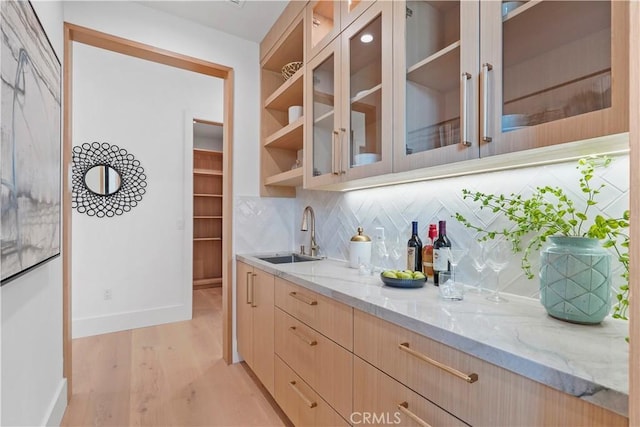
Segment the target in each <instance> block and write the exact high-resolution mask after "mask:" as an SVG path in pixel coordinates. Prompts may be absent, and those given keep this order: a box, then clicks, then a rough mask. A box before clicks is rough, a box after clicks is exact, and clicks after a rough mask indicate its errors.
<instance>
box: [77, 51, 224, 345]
mask: <svg viewBox="0 0 640 427" xmlns="http://www.w3.org/2000/svg"><path fill="white" fill-rule="evenodd" d="M222 102H223V81H222V80H221V79H219V78H215V77H210V76H206V75H203V74H198V73H193V72H190V71H186V70H181V69H178V68H173V67H168V66H165V65H161V64H157V63H154V62H150V61H144V60H141V59H138V58H134V57H130V56H126V55H121V54H118V53H114V52H110V51H106V50H103V49H98V48H95V47H91V46H87V45H83V44H80V43H74V46H73V145H74V146H77V145H81V144H83V143H85V142H88V143H91V142H93V141H98V142H100V143H102V142H107V143H109V144H114V145H117V146H118V147H120V148H124V149H125V150H127V151H128V152H129V153H131V154H133V155H134V156H135V157H136V159H138V160H139V161H140V162H141V164H142V167H143V168H144V172H145V175H146V176H147V180H146V181H147V187H146V194H144V195H143V198H142V201H141V202H140V203H139V204H138V205H137V206H136V207H134V208H133V209H132V210H131V211H130V212H125V213H124V214H123V215H121V216H115V217H113V218H97V217H95V216H94V217H90V216H88V215H86V214H83V213H79V212H77V211H76V210H74V211H73V215H72V227H73V241H72V248H73V275H72V284H73V285H72V289H73V294H72V303H73V308H72V315H73V336H74V337H80V336H86V335H95V334H99V333H105V332H112V331H118V330H125V329H132V328H136V327H142V326H148V325H154V324H158V323H166V322H171V321H177V320H185V319H190V318H191V295H192V292H191V291H192V285H191V278H192V270H191V262H190V259H191V245H192V241H191V233H192V222H191V221H192V220H191V218H192V216H193V189H192V188H193V187H192V183H191V180H192V165H193V160H192V157H191V156H192V150H193V145H192V144H193V142H192V139H186V138H185V135H186V134H187V132H189V133H190V132H192V130H191V129H192V122H191V120H187V119H185V116H184V114H185V111H189V114H190V115H191V118H192V117H200V118H206V119H207V120H212V121H222ZM105 291H107V292H109V293H110V297H109V299H105V298H104V295H105Z"/></svg>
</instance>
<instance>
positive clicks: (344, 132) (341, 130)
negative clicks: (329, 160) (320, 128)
mask: <svg viewBox="0 0 640 427" xmlns="http://www.w3.org/2000/svg"><path fill="white" fill-rule="evenodd" d="M340 132H341V134H340V151H338V153H339V154H340V157H339V159H340V175H344V174H345V173H346V171H345V170H344V166H343V164H342V158H343V157H344V156H343V155H342V154H343V153H342V142H343V141H344V135H346V134H347V130H346V129H345V128H340Z"/></svg>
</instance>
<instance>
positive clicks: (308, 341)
mask: <svg viewBox="0 0 640 427" xmlns="http://www.w3.org/2000/svg"><path fill="white" fill-rule="evenodd" d="M289 332H291V333H292V334H293V335H295V336H296V337H298V338H300V339H301V340H302V341H304V342H305V343H306V344H308V345H309V347H313V346H314V345H318V341H316V340H312V339H311V338H307V337H305V336H304V335H303V334H302V333H301V332H300V331H299V330H298V328H296V327H295V326H291V327H289Z"/></svg>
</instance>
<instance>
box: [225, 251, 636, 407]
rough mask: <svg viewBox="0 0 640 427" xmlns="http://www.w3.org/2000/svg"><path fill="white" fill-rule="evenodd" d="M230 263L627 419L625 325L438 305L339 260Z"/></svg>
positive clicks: (507, 308) (488, 306)
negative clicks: (590, 323)
mask: <svg viewBox="0 0 640 427" xmlns="http://www.w3.org/2000/svg"><path fill="white" fill-rule="evenodd" d="M263 255H273V253H271V254H252V255H236V258H237V260H239V261H242V262H245V263H247V264H249V265H252V266H254V267H257V268H259V269H261V270H264V271H266V272H268V273H271V274H273V275H275V276H277V277H281V278H283V279H286V280H289V281H291V282H293V283H296V284H298V285H300V286H302V287H305V288H307V289H310V290H313V291H315V292H317V293H319V294H322V295H325V296H327V297H330V298H333V299H335V300H337V301H340V302H343V303H345V304H347V305H349V306H352V307H354V308H356V309H359V310H362V311H364V312H367V313H370V314H372V315H375V316H377V317H380V318H382V319H385V320H387V321H389V322H391V323H394V324H397V325H399V326H402V327H404V328H407V329H409V330H412V331H414V332H416V333H419V334H421V335H424V336H426V337H429V338H431V339H433V340H435V341H438V342H441V343H443V344H446V345H448V346H451V347H453V348H456V349H458V350H461V351H463V352H465V353H468V354H471V355H473V356H475V357H477V358H479V359H482V360H485V361H487V362H490V363H493V364H495V365H498V366H501V367H503V368H505V369H508V370H510V371H513V372H515V373H517V374H520V375H522V376H524V377H527V378H530V379H532V380H534V381H538V382H540V383H542V384H546V385H548V386H550V387H552V388H555V389H557V390H560V391H563V392H565V393H568V394H571V395H573V396H577V397H579V398H581V399H584V400H587V401H589V402H591V403H593V404H595V405H598V406H601V407H604V408H606V409H609V410H611V411H613V412H616V413H618V414H621V415H624V416H628V394H629V384H628V369H629V368H628V363H629V349H628V344H627V343H626V341H625V337H626V336H627V335H628V322H626V321H623V320H617V319H612V318H610V317H607V318H606V319H605V320H604V321H603V322H602V323H601V324H600V325H589V326H586V325H575V324H571V323H567V322H563V321H560V320H557V319H553V318H551V317H549V316H548V315H547V313H546V311H545V309H544V307H542V305H541V304H540V303H539V302H538V301H536V300H533V299H530V298H524V297H519V296H515V295H506V297H507V298H508V299H509V301H508V302H506V303H501V304H496V303H492V302H490V301H488V300H486V299H485V296H484V295H478V294H473V293H467V294H465V297H464V300H463V301H445V300H442V299H440V298H439V297H438V289H437V288H436V287H434V286H433V285H432V284H430V283H427V284H426V285H425V287H423V288H418V289H397V288H390V287H387V286H384V285H383V283H382V281H381V280H380V278H379V277H378V276H370V275H360V273H359V271H358V270H356V269H351V268H348V264H347V262H345V261H337V260H332V259H325V260H321V261H309V262H300V263H291V264H271V263H268V262H266V261H262V260H260V259H258V258H256V257H257V256H263Z"/></svg>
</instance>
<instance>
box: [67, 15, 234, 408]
mask: <svg viewBox="0 0 640 427" xmlns="http://www.w3.org/2000/svg"><path fill="white" fill-rule="evenodd" d="M74 42H75V43H81V44H85V45H89V46H93V47H97V48H101V49H105V50H108V51H112V52H116V53H120V54H124V55H128V56H132V57H136V58H140V59H144V60H147V61H152V62H156V63H159V64H163V65H169V66H171V67H176V68H180V69H184V70H188V71H193V72H196V73H200V74H204V75H207V76H213V77H217V78H220V79H223V81H224V85H223V86H224V96H223V98H224V100H223V103H224V107H223V123H224V124H225V126H224V127H223V132H222V133H223V138H222V140H223V141H222V144H223V150H222V151H223V152H224V156H223V158H222V160H221V161H222V183H221V185H222V187H223V188H222V194H223V195H224V196H223V197H222V202H221V205H222V207H221V210H222V214H221V216H222V219H221V220H220V222H221V228H222V233H221V235H224V236H225V239H224V240H221V241H220V245H221V254H222V255H221V287H222V357H223V359H224V361H225V362H226V363H227V364H229V363H231V362H232V355H231V354H232V341H231V339H232V277H231V275H232V267H231V263H232V257H231V248H232V246H231V242H232V212H233V210H232V204H231V197H230V196H231V194H232V188H233V187H232V181H231V176H232V172H233V171H232V164H233V163H232V162H233V150H232V148H233V132H232V129H233V85H234V73H233V69H232V68H231V67H227V66H224V65H220V64H215V63H212V62H208V61H203V60H201V59H198V58H193V57H189V56H186V55H182V54H179V53H176V52H171V51H168V50H164V49H160V48H157V47H154V46H150V45H146V44H143V43H138V42H135V41H132V40H127V39H124V38H120V37H116V36H113V35H110V34H106V33H102V32H99V31H95V30H92V29H89V28H85V27H81V26H78V25H74V24H69V23H65V24H64V82H63V90H64V95H63V96H64V97H63V99H64V104H63V158H64V166H63V167H64V173H63V188H64V193H63V207H64V208H63V209H64V210H63V250H62V254H63V255H62V257H63V316H64V317H63V356H64V366H63V375H64V377H65V378H66V379H67V383H68V384H67V398H68V400H70V399H71V395H72V388H73V387H72V385H73V381H72V346H71V339H72V334H71V324H72V322H71V320H72V319H71V286H72V284H71V277H72V269H71V260H72V248H71V241H72V239H71V237H72V227H71V225H72V224H71V191H70V188H71V185H70V179H71V173H70V169H71V158H72V155H71V153H72V117H73V114H72V111H73V109H72V96H71V94H72V82H73V79H72V70H73V55H72V51H73V43H74ZM188 285H189V287H192V284H191V283H189V284H188Z"/></svg>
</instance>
